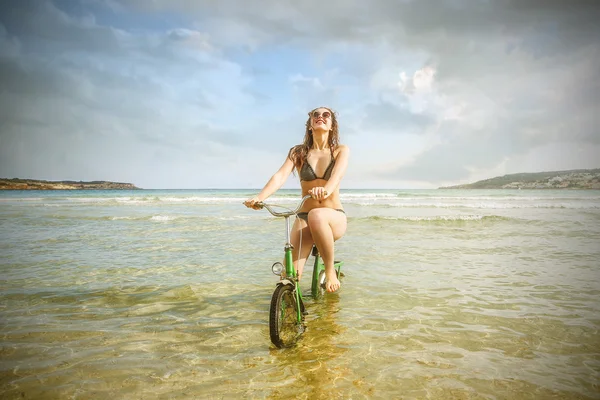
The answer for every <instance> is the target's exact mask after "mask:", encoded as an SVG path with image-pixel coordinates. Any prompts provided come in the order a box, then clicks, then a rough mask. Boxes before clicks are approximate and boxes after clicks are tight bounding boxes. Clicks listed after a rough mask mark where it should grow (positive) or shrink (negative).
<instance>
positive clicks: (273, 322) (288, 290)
mask: <svg viewBox="0 0 600 400" xmlns="http://www.w3.org/2000/svg"><path fill="white" fill-rule="evenodd" d="M297 310H298V303H297V302H296V296H295V293H294V287H293V286H292V285H278V286H277V287H276V288H275V292H273V297H272V298H271V311H270V313H269V333H270V335H271V342H273V344H274V345H275V346H277V347H278V348H282V347H289V346H292V345H293V344H294V343H296V341H297V340H298V337H299V336H300V335H301V334H302V332H303V331H304V327H303V325H302V323H301V321H298V311H297Z"/></svg>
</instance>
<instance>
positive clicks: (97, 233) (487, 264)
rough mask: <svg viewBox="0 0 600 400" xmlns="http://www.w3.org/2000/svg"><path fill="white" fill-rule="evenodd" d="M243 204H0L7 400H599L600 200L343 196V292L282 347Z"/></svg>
mask: <svg viewBox="0 0 600 400" xmlns="http://www.w3.org/2000/svg"><path fill="white" fill-rule="evenodd" d="M250 194H251V193H250V192H247V191H201V190H197V191H185V190H181V191H175V190H172V191H150V190H144V191H134V192H124V191H76V192H63V191H60V192H59V191H56V192H12V191H11V192H3V193H0V252H1V253H0V254H1V255H2V257H1V261H0V285H1V286H0V287H1V289H2V290H1V294H0V299H1V301H0V334H1V335H2V336H1V337H2V342H1V345H0V346H1V347H0V355H1V357H0V371H1V374H0V394H1V395H2V398H3V399H4V398H6V399H13V398H14V399H16V398H36V399H45V398H61V399H63V398H84V399H85V398H108V397H113V398H119V399H138V398H209V399H210V398H215V399H219V398H239V397H242V398H274V399H275V398H290V397H294V398H306V399H319V398H358V399H360V398H369V399H370V398H382V399H383V398H386V399H387V398H405V399H412V398H414V399H421V398H431V399H466V398H468V399H548V398H560V399H596V398H600V385H599V382H600V333H599V329H600V262H599V261H600V246H599V244H600V192H598V191H523V190H521V191H466V190H463V191H460V190H430V191H427V190H420V191H419V190H405V191H402V190H388V191H369V190H362V191H359V190H349V191H345V192H343V202H344V206H345V209H346V212H347V214H348V216H349V230H348V233H347V235H346V236H345V237H344V238H343V239H341V240H340V241H339V242H338V243H337V246H336V252H337V256H336V258H340V259H343V260H344V261H345V265H344V269H343V272H344V273H345V277H344V278H343V281H342V289H341V290H340V292H339V293H337V294H332V295H327V296H326V297H325V298H324V299H321V300H318V301H311V300H309V301H308V302H307V306H308V311H309V315H308V317H307V326H308V328H307V331H306V332H305V334H304V336H303V337H302V339H301V340H300V342H299V343H298V345H297V346H296V347H295V348H292V349H284V350H278V349H276V348H274V347H273V346H272V345H271V344H270V341H269V329H268V308H269V302H270V296H271V294H272V291H273V289H274V287H275V283H276V281H277V278H276V277H275V276H274V275H272V274H271V272H270V265H271V264H272V263H273V262H274V261H278V260H280V259H281V257H282V254H283V253H282V251H283V242H284V224H283V221H282V220H279V219H276V218H273V217H271V216H270V215H269V214H268V213H267V212H266V211H262V212H258V211H252V210H248V209H246V208H244V207H243V206H242V205H241V201H243V199H245V198H247V197H248V196H249V195H250ZM297 199H298V193H297V192H295V191H282V192H281V194H278V195H277V196H276V197H275V198H274V199H271V201H272V202H279V203H282V204H285V205H288V206H292V205H293V204H294V203H295V202H296V201H297ZM311 261H312V260H311ZM307 271H308V272H310V266H308V267H307ZM305 276H310V274H305ZM302 287H303V289H304V290H305V291H308V290H309V282H308V280H306V281H304V282H302Z"/></svg>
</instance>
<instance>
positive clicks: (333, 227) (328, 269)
mask: <svg viewBox="0 0 600 400" xmlns="http://www.w3.org/2000/svg"><path fill="white" fill-rule="evenodd" d="M346 225H347V221H346V214H344V213H343V212H340V211H336V210H334V209H331V208H313V209H312V210H310V212H309V213H308V226H309V227H310V232H311V234H312V238H313V240H314V241H315V244H316V245H317V248H318V249H319V254H321V258H322V259H323V264H325V276H326V279H327V283H326V289H327V291H328V292H335V291H336V290H338V289H339V288H340V281H339V280H338V278H337V274H336V273H335V268H334V266H333V263H334V258H333V243H334V242H335V241H336V240H338V239H339V238H341V237H342V236H344V233H346Z"/></svg>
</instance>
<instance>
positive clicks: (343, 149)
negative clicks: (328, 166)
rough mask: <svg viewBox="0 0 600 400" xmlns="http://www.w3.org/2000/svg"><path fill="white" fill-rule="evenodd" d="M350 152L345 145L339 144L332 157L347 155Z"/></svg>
mask: <svg viewBox="0 0 600 400" xmlns="http://www.w3.org/2000/svg"><path fill="white" fill-rule="evenodd" d="M349 152H350V148H349V147H348V146H346V145H345V144H340V145H338V146H337V147H336V148H335V151H334V156H335V157H336V158H337V156H339V155H340V154H344V153H345V154H348V153H349Z"/></svg>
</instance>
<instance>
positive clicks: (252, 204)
mask: <svg viewBox="0 0 600 400" xmlns="http://www.w3.org/2000/svg"><path fill="white" fill-rule="evenodd" d="M259 203H261V200H260V199H259V198H258V197H257V196H254V197H251V198H249V199H248V200H246V201H245V202H244V205H245V206H246V207H248V208H252V209H254V210H260V209H261V207H260V206H259V205H258V204H259Z"/></svg>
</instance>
